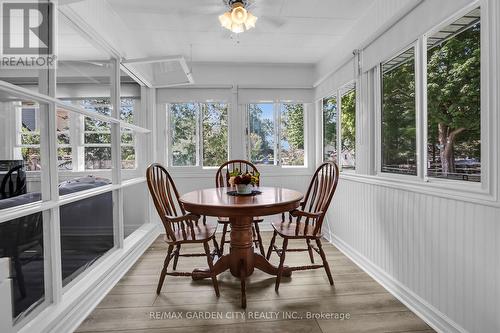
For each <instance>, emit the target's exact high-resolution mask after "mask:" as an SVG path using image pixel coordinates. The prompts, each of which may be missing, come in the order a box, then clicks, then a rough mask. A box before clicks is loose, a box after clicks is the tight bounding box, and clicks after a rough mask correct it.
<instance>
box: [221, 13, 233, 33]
mask: <svg viewBox="0 0 500 333" xmlns="http://www.w3.org/2000/svg"><path fill="white" fill-rule="evenodd" d="M219 22H220V25H221V26H223V27H224V28H226V29H231V25H232V23H233V21H232V19H231V14H230V13H229V12H225V13H224V14H222V15H221V16H219Z"/></svg>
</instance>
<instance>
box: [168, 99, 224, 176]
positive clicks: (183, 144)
mask: <svg viewBox="0 0 500 333" xmlns="http://www.w3.org/2000/svg"><path fill="white" fill-rule="evenodd" d="M169 115H170V116H169V119H170V133H171V136H170V152H171V153H170V156H171V164H172V165H173V166H198V165H200V166H205V167H216V166H219V165H221V164H222V163H224V162H225V161H227V158H228V148H227V147H228V129H227V117H228V105H227V104H225V103H215V102H210V103H175V104H170V107H169Z"/></svg>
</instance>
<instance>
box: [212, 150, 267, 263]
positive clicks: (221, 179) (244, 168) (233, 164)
mask: <svg viewBox="0 0 500 333" xmlns="http://www.w3.org/2000/svg"><path fill="white" fill-rule="evenodd" d="M236 169H238V170H239V171H240V172H243V173H250V174H252V175H256V174H258V173H259V171H258V170H257V167H256V166H255V165H253V164H252V163H250V162H249V161H245V160H231V161H227V162H226V163H224V164H222V165H221V166H220V168H219V169H218V170H217V173H216V174H215V186H216V187H217V188H220V187H230V186H231V185H230V184H229V178H231V176H230V174H231V172H233V171H235V170H236ZM257 186H260V181H259V182H258V183H257ZM262 221H264V219H262V218H261V217H258V216H257V217H254V218H253V226H252V234H253V240H252V241H253V243H254V244H255V245H256V246H257V247H258V249H259V251H260V254H262V255H263V256H265V255H266V254H265V250H264V245H263V243H262V236H261V235H260V229H259V223H260V222H262ZM217 222H219V223H220V224H222V237H221V241H220V252H221V255H222V254H223V253H224V244H226V243H229V240H226V235H227V232H228V226H229V218H227V217H223V216H220V217H218V218H217Z"/></svg>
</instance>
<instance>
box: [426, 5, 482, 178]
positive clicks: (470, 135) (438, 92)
mask: <svg viewBox="0 0 500 333" xmlns="http://www.w3.org/2000/svg"><path fill="white" fill-rule="evenodd" d="M479 19H480V10H479V8H478V9H475V10H473V11H472V12H470V13H468V14H467V15H465V16H464V17H462V18H460V19H458V20H457V21H455V22H453V23H452V24H450V25H448V26H446V27H444V28H443V29H441V30H440V31H438V32H436V33H434V34H433V35H432V36H429V37H428V39H427V46H428V51H427V124H428V128H427V133H428V134H427V140H428V141H427V174H428V176H429V177H438V178H447V179H457V180H465V181H475V182H479V181H481V129H480V125H481V92H480V86H481V73H480V68H481V63H480V56H481V48H480V37H481V25H480V22H479Z"/></svg>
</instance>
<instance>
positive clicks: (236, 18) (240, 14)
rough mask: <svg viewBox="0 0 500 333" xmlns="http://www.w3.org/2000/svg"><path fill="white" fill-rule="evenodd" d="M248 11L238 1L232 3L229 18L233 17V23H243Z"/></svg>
mask: <svg viewBox="0 0 500 333" xmlns="http://www.w3.org/2000/svg"><path fill="white" fill-rule="evenodd" d="M247 17H248V12H247V10H246V9H245V7H243V5H242V4H241V3H239V2H237V3H235V4H234V5H233V10H231V18H232V19H233V23H236V24H243V23H245V21H246V20H247Z"/></svg>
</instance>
